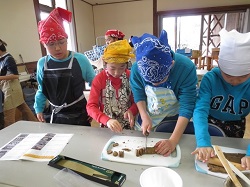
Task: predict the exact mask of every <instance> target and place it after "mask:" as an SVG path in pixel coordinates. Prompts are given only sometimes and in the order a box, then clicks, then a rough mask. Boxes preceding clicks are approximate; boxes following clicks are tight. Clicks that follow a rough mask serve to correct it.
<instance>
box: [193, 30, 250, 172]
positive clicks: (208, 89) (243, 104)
mask: <svg viewBox="0 0 250 187" xmlns="http://www.w3.org/2000/svg"><path fill="white" fill-rule="evenodd" d="M220 37H221V44H220V54H219V61H218V64H219V67H218V68H214V69H212V70H211V71H210V72H208V73H207V74H206V75H205V76H204V77H203V79H202V82H201V85H200V90H199V95H198V98H197V102H196V106H195V110H194V115H193V121H194V127H195V136H196V142H197V148H196V150H195V151H194V152H193V153H192V154H198V159H199V160H202V161H203V162H206V161H207V160H208V159H209V158H210V157H214V156H215V153H214V150H213V148H212V145H211V139H210V135H209V133H208V123H213V124H215V125H217V126H218V127H220V128H221V129H222V130H223V131H224V132H225V134H226V136H228V137H237V138H243V136H244V133H245V128H246V118H245V117H246V116H247V115H248V114H249V112H250V79H249V77H250V53H249V51H250V32H249V33H239V32H237V31H236V30H232V31H230V32H227V31H226V30H225V29H222V30H221V31H220ZM241 164H242V167H244V168H246V169H250V146H248V148H247V152H246V156H245V157H244V158H242V160H241Z"/></svg>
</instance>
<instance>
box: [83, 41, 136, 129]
mask: <svg viewBox="0 0 250 187" xmlns="http://www.w3.org/2000/svg"><path fill="white" fill-rule="evenodd" d="M131 52H132V48H131V46H130V45H129V43H128V41H127V40H119V41H116V42H113V43H111V44H109V45H108V46H107V48H106V49H105V51H104V55H103V61H104V62H105V66H106V67H105V69H104V70H103V71H101V72H100V73H99V74H98V75H97V76H96V77H95V78H94V80H93V82H92V86H91V90H90V96H89V100H88V103H87V111H88V114H89V115H90V116H91V117H92V118H93V119H94V120H96V121H97V122H99V123H101V127H108V128H110V129H111V130H112V131H114V132H121V131H122V129H133V126H134V116H135V115H136V114H137V113H138V109H137V107H136V104H135V103H134V99H133V96H132V93H131V89H130V85H129V76H130V71H129V70H128V69H127V65H128V61H129V59H130V58H131V57H132V56H133V55H132V54H131Z"/></svg>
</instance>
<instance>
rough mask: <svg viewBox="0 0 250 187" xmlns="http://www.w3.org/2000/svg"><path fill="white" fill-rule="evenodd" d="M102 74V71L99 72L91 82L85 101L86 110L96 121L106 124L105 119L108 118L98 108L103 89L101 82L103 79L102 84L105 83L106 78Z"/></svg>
mask: <svg viewBox="0 0 250 187" xmlns="http://www.w3.org/2000/svg"><path fill="white" fill-rule="evenodd" d="M103 75H104V74H103V73H102V72H101V73H99V74H98V75H97V76H96V77H95V78H94V80H93V82H92V86H91V89H90V95H89V99H88V102H87V112H88V114H89V115H90V116H91V117H92V118H93V119H94V120H96V121H97V122H98V123H102V124H104V125H106V123H107V121H108V120H109V119H110V118H109V117H108V116H107V115H106V114H104V113H103V112H102V111H101V110H100V104H99V103H100V99H101V98H100V97H101V94H102V89H103V86H102V85H103V84H102V82H103V80H104V85H105V80H106V79H105V77H104V76H103Z"/></svg>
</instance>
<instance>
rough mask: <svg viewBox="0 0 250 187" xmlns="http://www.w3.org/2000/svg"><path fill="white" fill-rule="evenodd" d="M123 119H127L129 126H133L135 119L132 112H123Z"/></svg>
mask: <svg viewBox="0 0 250 187" xmlns="http://www.w3.org/2000/svg"><path fill="white" fill-rule="evenodd" d="M124 119H128V122H129V124H130V127H133V126H134V125H135V120H134V116H133V114H132V112H131V111H130V110H127V111H126V112H125V113H124Z"/></svg>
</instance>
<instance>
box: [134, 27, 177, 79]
mask: <svg viewBox="0 0 250 187" xmlns="http://www.w3.org/2000/svg"><path fill="white" fill-rule="evenodd" d="M131 40H132V43H133V45H134V49H135V50H136V61H137V65H138V70H139V73H140V75H141V76H142V77H143V78H144V80H145V81H147V82H150V83H159V82H161V81H163V80H164V79H165V78H166V76H167V75H168V74H169V72H170V69H171V67H172V60H173V59H172V57H171V52H170V51H171V48H170V46H169V45H168V38H167V32H166V31H165V30H162V32H161V36H160V38H157V37H156V36H154V35H151V34H147V33H145V34H143V35H142V36H141V37H136V36H134V37H132V39H131Z"/></svg>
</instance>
